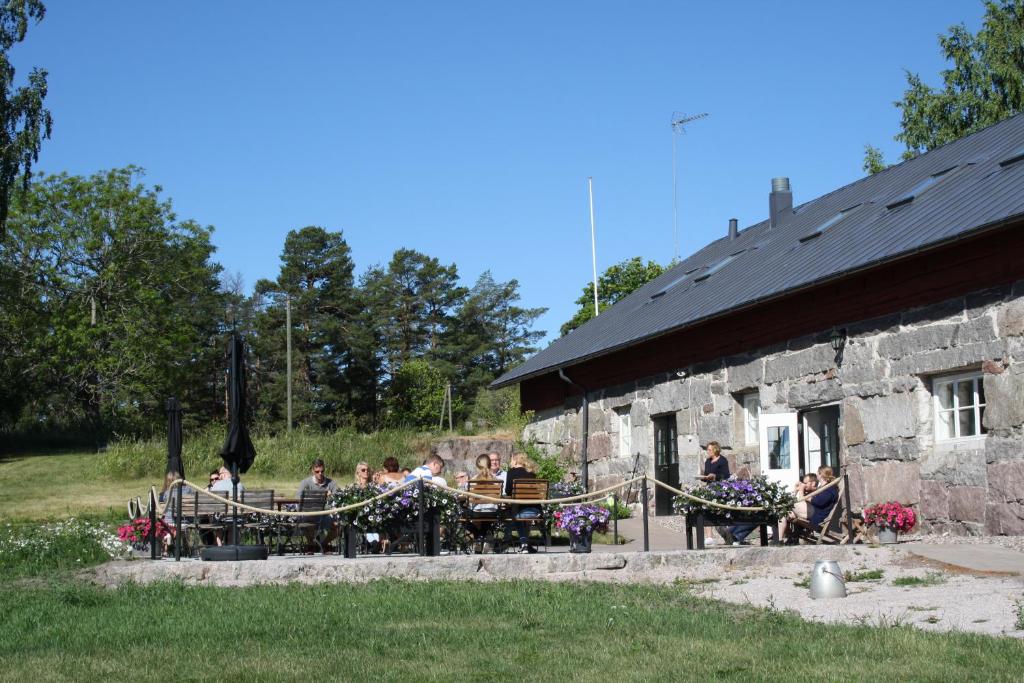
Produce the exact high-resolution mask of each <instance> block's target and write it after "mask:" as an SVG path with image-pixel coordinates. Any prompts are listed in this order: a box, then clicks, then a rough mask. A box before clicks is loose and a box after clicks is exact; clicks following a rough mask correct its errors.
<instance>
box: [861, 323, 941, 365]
mask: <svg viewBox="0 0 1024 683" xmlns="http://www.w3.org/2000/svg"><path fill="white" fill-rule="evenodd" d="M957 327H958V326H957V325H953V324H948V323H947V324H941V325H929V326H927V327H919V328H918V329H916V330H910V331H907V332H901V333H899V334H893V335H891V336H888V337H883V338H882V339H880V340H879V341H878V354H879V355H880V356H882V357H884V358H903V357H905V356H910V355H913V354H918V353H920V352H922V351H930V350H933V349H946V348H949V347H950V346H952V345H953V339H954V338H955V337H956V332H957Z"/></svg>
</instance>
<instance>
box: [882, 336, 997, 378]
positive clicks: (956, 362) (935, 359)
mask: <svg viewBox="0 0 1024 683" xmlns="http://www.w3.org/2000/svg"><path fill="white" fill-rule="evenodd" d="M1005 357H1006V340H1004V339H994V340H992V341H987V342H977V343H974V344H967V345H965V346H957V347H955V348H951V349H941V350H937V351H926V352H923V353H916V354H913V355H911V356H908V357H906V358H901V359H900V360H897V361H893V362H892V363H891V364H890V366H889V367H890V372H891V373H892V374H893V375H918V374H921V373H928V372H948V371H949V370H950V369H952V368H963V367H967V366H970V365H974V364H975V363H981V362H983V361H986V360H994V359H997V358H1005Z"/></svg>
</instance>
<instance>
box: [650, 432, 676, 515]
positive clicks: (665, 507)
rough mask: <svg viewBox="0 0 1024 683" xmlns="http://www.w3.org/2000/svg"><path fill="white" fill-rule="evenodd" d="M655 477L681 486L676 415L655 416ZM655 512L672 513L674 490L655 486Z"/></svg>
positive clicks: (672, 484) (671, 484)
mask: <svg viewBox="0 0 1024 683" xmlns="http://www.w3.org/2000/svg"><path fill="white" fill-rule="evenodd" d="M654 477H655V478H656V479H657V480H658V481H661V482H665V483H666V484H668V485H669V486H674V487H676V488H679V444H678V440H677V439H676V416H675V415H663V416H661V417H656V418H654ZM655 488H656V490H655V492H654V514H656V515H671V514H672V496H673V494H672V492H671V491H666V490H664V489H663V488H661V487H660V486H658V487H655Z"/></svg>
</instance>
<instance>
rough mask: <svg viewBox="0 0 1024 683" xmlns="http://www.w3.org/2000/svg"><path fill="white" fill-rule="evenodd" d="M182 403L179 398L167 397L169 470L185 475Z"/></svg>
mask: <svg viewBox="0 0 1024 683" xmlns="http://www.w3.org/2000/svg"><path fill="white" fill-rule="evenodd" d="M181 412H182V411H181V404H180V403H178V399H176V398H169V399H167V471H168V472H177V473H178V475H179V476H180V477H182V478H184V477H185V463H184V462H182V460H181Z"/></svg>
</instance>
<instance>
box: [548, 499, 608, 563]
mask: <svg viewBox="0 0 1024 683" xmlns="http://www.w3.org/2000/svg"><path fill="white" fill-rule="evenodd" d="M611 516H612V513H611V512H610V511H609V510H608V509H606V508H603V507H601V506H599V505H592V504H590V503H584V504H583V505H566V506H564V507H562V508H560V509H558V510H556V511H555V527H556V528H558V529H563V530H565V531H568V532H569V552H571V553H589V552H590V546H591V542H592V541H593V537H594V532H595V531H608V519H609V518H610V517H611Z"/></svg>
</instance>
